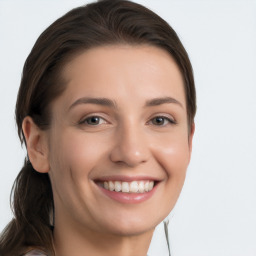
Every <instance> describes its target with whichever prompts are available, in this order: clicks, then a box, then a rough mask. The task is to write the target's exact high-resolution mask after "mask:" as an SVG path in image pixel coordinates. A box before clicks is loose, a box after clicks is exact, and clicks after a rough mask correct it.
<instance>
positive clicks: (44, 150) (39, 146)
mask: <svg viewBox="0 0 256 256" xmlns="http://www.w3.org/2000/svg"><path fill="white" fill-rule="evenodd" d="M22 130H23V133H24V136H25V139H26V145H27V151H28V156H29V160H30V162H31V164H32V166H33V168H34V169H35V170H36V171H38V172H41V173H47V172H49V169H50V168H49V162H48V144H47V137H46V133H45V131H43V130H41V129H40V128H39V127H38V126H37V125H36V124H35V123H34V121H33V119H32V118H31V117H30V116H26V117H25V118H24V120H23V122H22Z"/></svg>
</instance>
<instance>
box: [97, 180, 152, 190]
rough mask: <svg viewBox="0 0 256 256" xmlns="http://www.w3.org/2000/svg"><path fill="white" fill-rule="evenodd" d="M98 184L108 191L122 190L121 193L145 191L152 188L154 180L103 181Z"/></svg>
mask: <svg viewBox="0 0 256 256" xmlns="http://www.w3.org/2000/svg"><path fill="white" fill-rule="evenodd" d="M99 185H100V186H101V187H103V188H105V189H106V190H109V191H115V192H123V193H145V192H149V191H151V190H152V189H153V187H154V181H148V180H145V181H144V180H140V181H131V182H126V181H104V182H103V183H100V184H99Z"/></svg>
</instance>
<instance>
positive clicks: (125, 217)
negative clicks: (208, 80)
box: [0, 0, 196, 256]
mask: <svg viewBox="0 0 256 256" xmlns="http://www.w3.org/2000/svg"><path fill="white" fill-rule="evenodd" d="M195 111H196V99H195V87H194V80H193V73H192V67H191V64H190V61H189V58H188V56H187V53H186V51H185V49H184V48H183V46H182V44H181V42H180V41H179V39H178V37H177V35H176V33H175V32H174V31H173V29H172V28H171V27H170V26H169V25H168V24H167V23H166V22H165V21H164V20H162V19H161V18H160V17H159V16H157V15H156V14H155V13H153V12H152V11H150V10H148V9H146V8H145V7H143V6H141V5H138V4H135V3H132V2H129V1H120V0H114V1H113V0H105V1H100V2H97V3H92V4H89V5H86V6H84V7H80V8H77V9H74V10H72V11H70V12H69V13H67V14H66V15H64V16H63V17H61V18H60V19H58V20H57V21H55V22H54V23H53V24H52V25H51V26H50V27H48V28H47V29H46V30H45V31H44V32H43V33H42V34H41V36H40V37H39V38H38V40H37V42H36V43H35V45H34V47H33V49H32V51H31V53H30V55H29V56H28V58H27V60H26V63H25V66H24V70H23V77H22V81H21V85H20V90H19V94H18V99H17V105H16V121H17V126H18V133H19V136H20V139H21V141H22V142H25V144H26V147H27V152H28V157H27V158H26V159H25V163H24V167H23V168H22V170H21V172H20V173H19V175H18V177H17V179H16V182H15V186H14V202H13V203H14V213H15V218H14V219H13V220H12V221H11V222H10V223H9V225H8V226H7V227H6V229H5V230H4V232H3V233H2V235H1V240H0V245H1V247H0V248H1V255H5V256H6V255H12V256H13V255H57V256H60V255H61V256H66V255H72V256H76V255H95V256H97V255H111V256H115V255H118V256H120V255H121V256H122V255H123V256H126V255H127V256H128V255H130V256H132V255H136V256H145V255H146V254H147V250H148V247H149V244H150V241H151V238H152V234H153V231H154V228H155V227H156V226H157V225H158V224H159V223H160V222H161V221H163V219H165V218H166V216H167V215H168V214H169V212H170V211H171V210H172V208H173V207H174V205H175V203H176V201H177V198H178V196H179V194H180V191H181V188H182V186H183V182H184V179H185V174H186V169H187V166H188V163H189V160H190V155H191V148H192V138H193V133H194V116H195Z"/></svg>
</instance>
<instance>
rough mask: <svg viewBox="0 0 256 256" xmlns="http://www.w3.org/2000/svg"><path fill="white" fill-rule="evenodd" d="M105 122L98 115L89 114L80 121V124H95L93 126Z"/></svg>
mask: <svg viewBox="0 0 256 256" xmlns="http://www.w3.org/2000/svg"><path fill="white" fill-rule="evenodd" d="M105 123H107V122H106V120H105V119H103V118H102V117H100V116H89V117H87V118H86V119H83V120H82V121H81V122H80V124H85V125H95V126H96V125H100V124H105Z"/></svg>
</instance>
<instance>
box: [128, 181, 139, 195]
mask: <svg viewBox="0 0 256 256" xmlns="http://www.w3.org/2000/svg"><path fill="white" fill-rule="evenodd" d="M138 191H139V185H138V182H137V181H132V182H131V184H130V192H132V193H137V192H138Z"/></svg>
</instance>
